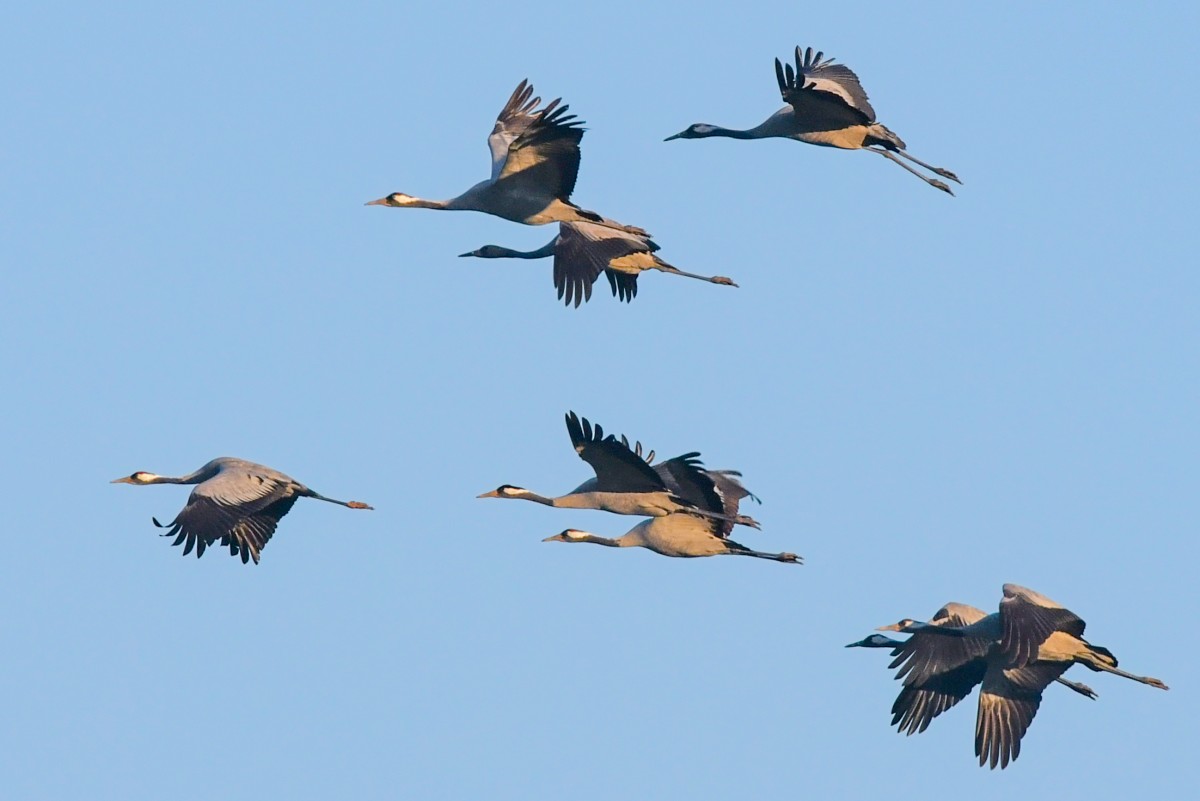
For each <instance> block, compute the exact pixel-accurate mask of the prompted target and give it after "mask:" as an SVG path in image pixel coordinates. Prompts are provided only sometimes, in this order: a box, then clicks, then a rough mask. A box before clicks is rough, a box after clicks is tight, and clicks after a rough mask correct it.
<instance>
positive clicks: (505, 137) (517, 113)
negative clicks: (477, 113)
mask: <svg viewBox="0 0 1200 801" xmlns="http://www.w3.org/2000/svg"><path fill="white" fill-rule="evenodd" d="M541 102H542V99H541V98H540V97H533V87H532V86H530V85H529V81H528V79H526V80H523V81H521V82H520V83H519V84H517V88H516V89H515V90H514V91H513V93H512V96H511V97H509V98H508V102H507V103H505V104H504V108H502V109H500V114H499V115H498V116H497V117H496V125H495V127H494V128H492V133H491V134H490V135H489V136H488V149H489V150H491V151H492V180H493V181H494V180H496V179H497V178H499V177H500V172H501V170H503V169H504V162H505V161H506V160H507V159H508V149H509V147H511V146H512V143H513V142H515V141H516V140H517V137H518V136H520V135H521V134H522V133H524V132H525V130H526V129H527V128H528V127H529V124H530V123H531V122H533V118H534V116H535V114H534V109H536V108H537V106H538V104H539V103H541Z"/></svg>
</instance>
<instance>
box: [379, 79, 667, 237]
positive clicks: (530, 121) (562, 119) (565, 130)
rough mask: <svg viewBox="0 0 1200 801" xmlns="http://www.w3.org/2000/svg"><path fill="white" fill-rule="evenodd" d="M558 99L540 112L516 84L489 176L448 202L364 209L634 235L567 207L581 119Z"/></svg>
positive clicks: (414, 200) (496, 132)
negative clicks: (456, 214)
mask: <svg viewBox="0 0 1200 801" xmlns="http://www.w3.org/2000/svg"><path fill="white" fill-rule="evenodd" d="M561 101H562V98H557V99H555V100H552V101H551V102H549V103H547V104H546V106H545V107H544V108H541V109H539V108H538V105H539V104H540V103H541V102H542V99H541V98H540V97H534V96H533V87H532V86H531V85H530V84H529V82H528V81H521V83H520V84H519V85H518V86H517V88H516V90H515V91H514V92H513V93H512V96H511V97H510V98H509V99H508V102H507V103H506V104H505V105H504V108H503V109H502V110H501V111H500V116H499V117H498V118H497V119H496V126H495V128H493V129H492V133H491V135H490V136H488V147H489V148H490V149H491V151H492V174H491V177H489V178H488V179H487V180H486V181H480V182H479V183H477V184H475V185H474V186H472V187H471V188H470V189H468V190H467V191H466V192H463V193H462V194H461V195H459V196H458V197H455V198H451V199H450V200H424V199H422V198H419V197H413V196H412V195H406V194H404V193H403V192H393V193H392V194H390V195H387V196H385V197H381V198H379V199H378V200H372V201H370V202H368V203H367V205H368V206H392V207H395V208H419V209H446V210H451V211H482V212H484V213H485V214H494V215H495V216H497V217H503V218H504V219H506V220H512V221H513V222H519V223H524V224H526V225H545V224H546V223H552V222H592V223H596V224H598V225H603V226H608V227H611V228H616V229H618V230H627V231H630V232H633V233H637V234H645V233H646V232H645V231H643V230H642V229H640V228H634V227H631V226H625V225H622V224H621V223H618V222H615V221H613V220H609V219H606V218H604V217H601V216H600V215H599V214H597V213H596V212H594V211H588V210H587V209H582V208H580V207H579V206H576V205H575V204H574V203H572V202H571V193H572V192H573V191H575V179H576V178H577V177H578V175H579V142H580V140H581V139H582V138H583V128H582V127H580V126H582V125H583V121H582V120H577V119H576V118H575V115H574V114H567V113H566V112H567V109H568V108H569V106H566V105H559V103H560V102H561Z"/></svg>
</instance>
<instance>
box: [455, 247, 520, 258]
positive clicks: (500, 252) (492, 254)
mask: <svg viewBox="0 0 1200 801" xmlns="http://www.w3.org/2000/svg"><path fill="white" fill-rule="evenodd" d="M510 253H512V251H511V250H509V249H508V248H502V247H500V246H499V245H484V246H483V247H481V248H479V249H478V250H472V251H471V252H470V253H459V254H458V256H459V258H463V257H465V256H475V257H476V258H479V259H503V258H504V257H505V256H507V255H509V254H510Z"/></svg>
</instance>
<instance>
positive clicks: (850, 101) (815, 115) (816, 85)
mask: <svg viewBox="0 0 1200 801" xmlns="http://www.w3.org/2000/svg"><path fill="white" fill-rule="evenodd" d="M824 55H825V54H824V53H816V54H814V53H813V49H812V48H811V47H810V48H808V51H807V52H803V51H801V49H800V48H799V47H797V48H796V66H795V67H794V68H793V67H792V65H791V64H786V65H785V64H784V63H782V62H781V61H780V60H779V59H775V80H776V81H777V82H778V83H779V93H780V95H782V96H783V101H784V102H785V103H787V104H789V105H790V106H791V107H792V108H793V109H795V112H796V115H797V117H803V118H804V119H805V120H806V121H812V120H821V121H823V122H827V123H828V126H827V128H828V130H836V129H838V128H844V127H849V126H851V125H870V124H871V123H873V122H875V109H873V108H871V104H870V103H869V102H867V93H866V92H865V91H863V88H862V84H860V83H859V82H858V76H856V75H855V74H854V73H853V72H851V71H850V69H849V67H844V66H842V65H841V64H834V63H832V59H828V60H825V61H822V60H821V59H822V57H823V56H824ZM822 128H826V126H822Z"/></svg>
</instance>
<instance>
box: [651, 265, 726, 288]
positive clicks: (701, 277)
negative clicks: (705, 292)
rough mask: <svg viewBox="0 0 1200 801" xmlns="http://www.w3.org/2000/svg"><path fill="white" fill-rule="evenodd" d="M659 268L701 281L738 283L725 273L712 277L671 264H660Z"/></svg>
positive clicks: (665, 271)
mask: <svg viewBox="0 0 1200 801" xmlns="http://www.w3.org/2000/svg"><path fill="white" fill-rule="evenodd" d="M657 269H659V270H661V271H663V272H664V273H670V274H671V275H682V276H683V277H684V278H696V279H699V280H701V281H708V282H709V283H710V284H721V285H722V286H737V284H735V283H734V282H733V280H732V279H730V278H726V277H725V276H723V275H714V276H712V277H709V276H707V275H696V274H695V273H685V272H684V271H683V270H681V269H679V268H678V267H673V266H671V265H670V264H659V265H658V267H657Z"/></svg>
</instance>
